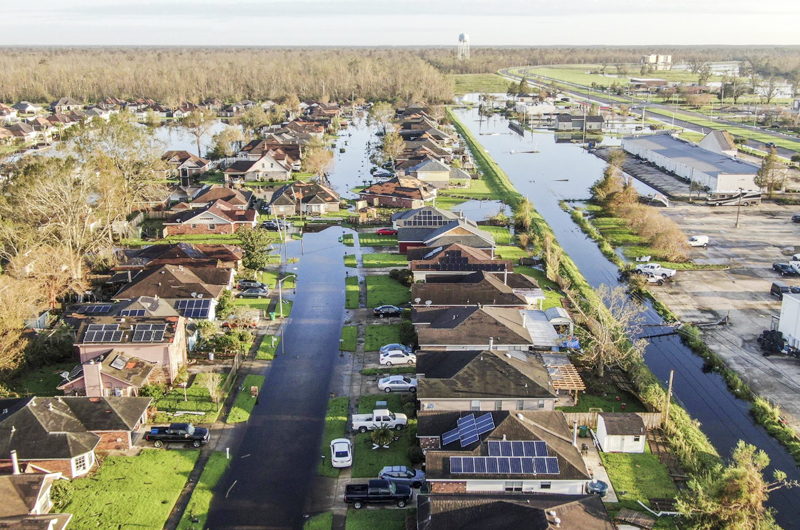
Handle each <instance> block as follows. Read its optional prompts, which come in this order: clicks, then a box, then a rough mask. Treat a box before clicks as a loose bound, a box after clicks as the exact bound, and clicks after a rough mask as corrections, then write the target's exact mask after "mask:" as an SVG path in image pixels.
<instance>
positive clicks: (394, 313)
mask: <svg viewBox="0 0 800 530" xmlns="http://www.w3.org/2000/svg"><path fill="white" fill-rule="evenodd" d="M372 312H373V314H374V315H375V316H376V317H378V318H384V317H399V316H400V315H402V314H403V310H402V309H400V308H399V307H397V306H396V305H382V306H378V307H376V308H375V309H374V310H373V311H372Z"/></svg>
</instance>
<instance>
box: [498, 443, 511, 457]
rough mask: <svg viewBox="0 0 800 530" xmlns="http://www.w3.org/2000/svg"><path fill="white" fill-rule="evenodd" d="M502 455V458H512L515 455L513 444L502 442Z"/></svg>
mask: <svg viewBox="0 0 800 530" xmlns="http://www.w3.org/2000/svg"><path fill="white" fill-rule="evenodd" d="M500 454H501V455H502V456H511V455H513V454H514V453H513V451H512V450H511V442H500Z"/></svg>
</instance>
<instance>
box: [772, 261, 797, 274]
mask: <svg viewBox="0 0 800 530" xmlns="http://www.w3.org/2000/svg"><path fill="white" fill-rule="evenodd" d="M772 270H774V271H775V272H777V273H779V274H780V275H781V276H793V275H795V274H797V271H795V270H794V267H792V266H791V265H789V264H788V263H773V264H772Z"/></svg>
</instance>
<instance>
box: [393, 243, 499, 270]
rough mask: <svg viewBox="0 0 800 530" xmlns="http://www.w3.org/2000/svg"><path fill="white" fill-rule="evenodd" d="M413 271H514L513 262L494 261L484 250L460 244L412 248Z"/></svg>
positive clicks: (410, 259)
mask: <svg viewBox="0 0 800 530" xmlns="http://www.w3.org/2000/svg"><path fill="white" fill-rule="evenodd" d="M407 257H408V260H409V261H410V264H409V268H410V269H411V270H412V271H435V272H453V271H479V270H485V271H489V272H503V271H506V270H507V271H509V272H511V271H513V270H514V264H513V262H512V261H511V260H504V259H492V257H491V256H490V255H489V254H488V253H486V252H484V251H483V250H480V249H477V248H473V247H470V246H467V245H462V244H460V243H452V244H449V245H442V246H440V247H419V248H410V249H408V251H407Z"/></svg>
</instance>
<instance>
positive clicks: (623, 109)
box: [619, 103, 631, 118]
mask: <svg viewBox="0 0 800 530" xmlns="http://www.w3.org/2000/svg"><path fill="white" fill-rule="evenodd" d="M630 113H631V107H630V105H626V104H624V103H623V104H621V105H620V106H619V115H620V116H622V117H623V118H627V117H628V114H630Z"/></svg>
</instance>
